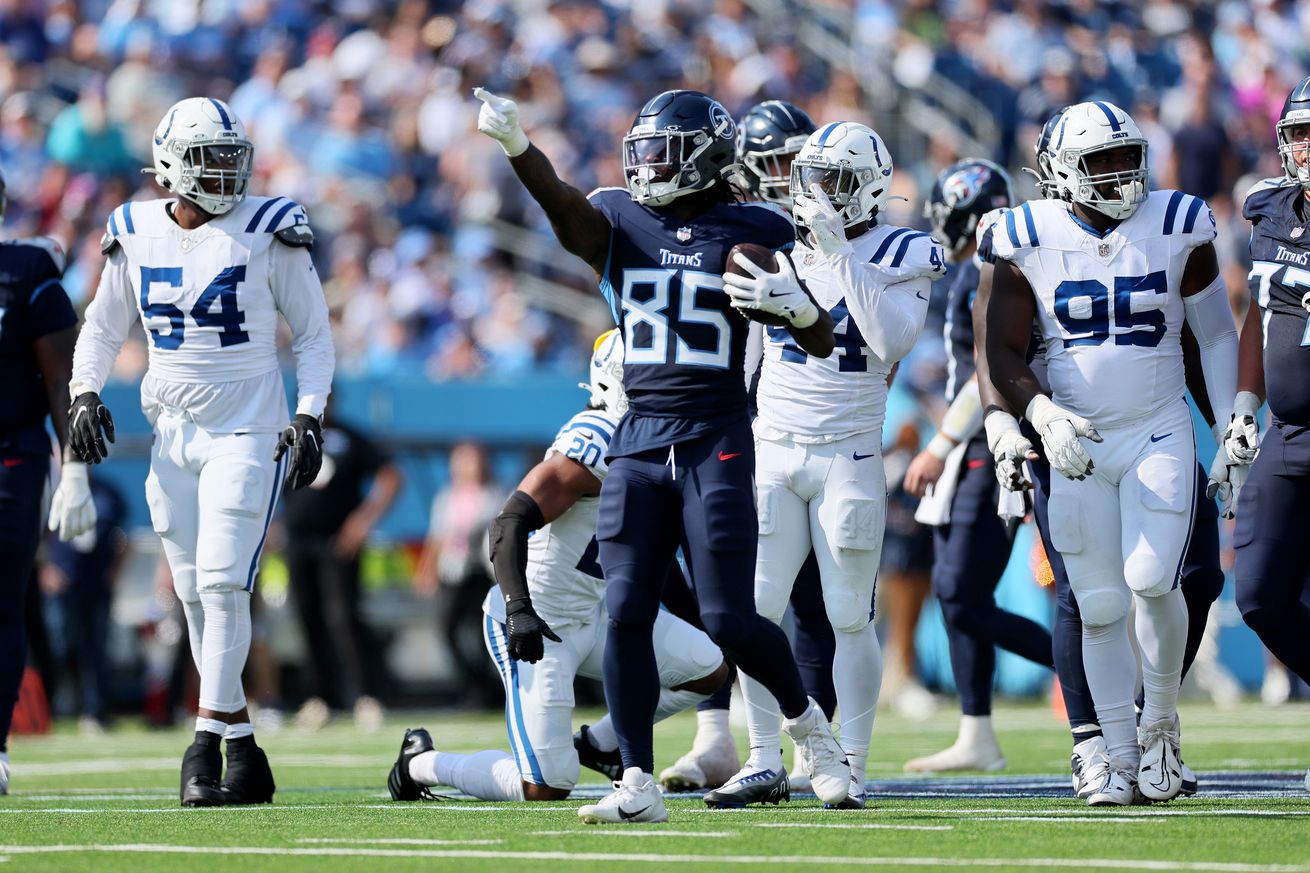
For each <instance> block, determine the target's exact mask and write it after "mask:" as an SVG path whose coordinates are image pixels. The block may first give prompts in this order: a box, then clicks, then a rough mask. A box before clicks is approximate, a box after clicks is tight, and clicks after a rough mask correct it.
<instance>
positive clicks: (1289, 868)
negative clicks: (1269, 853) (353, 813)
mask: <svg viewBox="0 0 1310 873" xmlns="http://www.w3.org/2000/svg"><path fill="white" fill-rule="evenodd" d="M0 852H3V853H5V854H9V855H41V854H55V853H69V852H100V853H106V854H169V855H216V854H221V855H283V856H286V855H299V856H306V857H364V858H482V859H494V860H507V861H509V860H512V861H574V862H577V861H607V862H615V863H625V862H626V863H632V862H643V863H650V864H666V865H667V864H678V863H691V864H695V863H720V864H724V863H726V864H791V865H814V864H850V865H853V866H860V867H946V868H949V869H959V867H960V865H961V863H966V864H967V865H968V866H970V867H1031V868H1040V867H1067V868H1073V869H1080V870H1081V869H1086V868H1087V867H1106V868H1132V869H1138V870H1185V871H1191V870H1196V871H1216V873H1310V866H1306V865H1304V864H1230V863H1223V862H1207V861H1157V860H1151V859H1141V858H969V859H967V860H966V861H963V862H962V859H960V858H939V857H900V858H869V857H864V856H856V857H833V856H812V855H685V854H684V855H667V854H649V855H630V854H626V853H622V852H506V851H497V850H492V849H381V848H379V849H358V848H345V847H328V846H324V847H321V848H294V847H286V846H283V847H276V846H267V847H265V846H172V845H161V844H152V843H120V844H107V845H106V844H101V845H95V844H92V845H85V846H77V845H56V846H0Z"/></svg>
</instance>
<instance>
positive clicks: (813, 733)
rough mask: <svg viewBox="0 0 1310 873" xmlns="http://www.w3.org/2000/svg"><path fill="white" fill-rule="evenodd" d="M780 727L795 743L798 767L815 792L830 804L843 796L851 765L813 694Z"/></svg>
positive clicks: (844, 797)
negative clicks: (797, 713) (802, 709)
mask: <svg viewBox="0 0 1310 873" xmlns="http://www.w3.org/2000/svg"><path fill="white" fill-rule="evenodd" d="M782 729H783V730H785V731H786V732H787V735H788V736H789V737H791V738H792V742H794V743H796V754H797V755H798V756H800V759H801V765H802V766H801V771H802V772H803V773H806V774H808V775H809V777H810V785H811V786H812V787H813V789H814V794H815V796H816V797H818V798H819V800H821V801H823V802H824V803H831V804H838V803H841V802H842V801H843V800H845V799H846V797H847V795H848V794H849V792H850V784H851V765H850V764H849V763H848V762H847V760H846V753H845V752H844V751H842V747H841V746H840V745H838V743H837V740H836V738H835V737H833V735H832V728H831V727H829V726H828V718H827V716H825V715H824V714H823V710H822V709H821V708H820V707H819V704H817V703H815V702H814V698H810V708H809V709H807V710H805V712H804V714H802V715H801V716H800V717H798V718H794V719H791V718H789V719H786V720H784V721H783V723H782Z"/></svg>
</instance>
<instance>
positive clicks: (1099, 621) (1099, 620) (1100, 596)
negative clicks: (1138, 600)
mask: <svg viewBox="0 0 1310 873" xmlns="http://www.w3.org/2000/svg"><path fill="white" fill-rule="evenodd" d="M1074 593H1075V595H1076V596H1077V597H1078V609H1079V610H1080V611H1081V612H1082V616H1083V625H1084V626H1086V627H1106V626H1108V625H1112V624H1114V623H1115V622H1117V621H1120V620H1121V619H1123V618H1125V617H1126V616H1127V615H1128V607H1129V606H1130V605H1131V600H1130V598H1131V596H1132V595H1130V594H1129V593H1128V589H1127V588H1126V587H1123V586H1115V587H1111V586H1104V587H1095V588H1087V589H1084V590H1078V589H1075V591H1074Z"/></svg>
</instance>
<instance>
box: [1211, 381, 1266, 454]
mask: <svg viewBox="0 0 1310 873" xmlns="http://www.w3.org/2000/svg"><path fill="white" fill-rule="evenodd" d="M1259 414H1260V398H1259V397H1256V396H1255V395H1254V394H1252V393H1251V392H1250V391H1239V392H1238V393H1237V397H1236V398H1234V399H1233V417H1232V420H1231V421H1229V422H1228V428H1227V429H1226V430H1225V431H1224V433H1223V439H1222V440H1221V443H1222V445H1223V448H1224V451H1226V452H1227V453H1228V457H1229V458H1230V459H1231V461H1232V463H1234V464H1250V463H1251V462H1252V461H1254V460H1255V456H1256V452H1257V451H1259V449H1260V418H1259Z"/></svg>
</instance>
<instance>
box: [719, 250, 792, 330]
mask: <svg viewBox="0 0 1310 873" xmlns="http://www.w3.org/2000/svg"><path fill="white" fill-rule="evenodd" d="M738 252H740V253H741V254H742V255H743V256H744V257H745V258H746V260H748V261H750V262H751V263H752V264H755V265H756V266H758V267H760V268H762V269H764V270H766V271H768V272H770V273H776V272H778V263H777V262H776V261H775V260H774V259H773V250H772V249H769V248H766V247H764V246H762V245H758V244H756V243H737V244H736V245H735V246H733V247H732V249H731V250H730V251H729V252H728V269H727V272H729V273H733V274H735V275H738V276H749V275H750V274H749V273H747V272H746V271H745V270H744V269H742V268H741V267H739V266H738V265H737V260H736V255H737V253H738ZM737 311H738V312H740V313H741V314H742V315H744V316H746V317H747V318H749V319H750V320H751V321H758V322H759V323H760V324H764V325H768V326H769V327H783V326H785V325H786V324H787V319H785V318H783V317H782V316H781V315H774V314H773V313H772V312H761V311H760V310H758V309H738V310H737Z"/></svg>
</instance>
